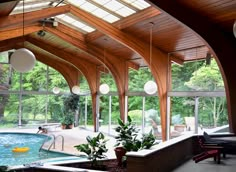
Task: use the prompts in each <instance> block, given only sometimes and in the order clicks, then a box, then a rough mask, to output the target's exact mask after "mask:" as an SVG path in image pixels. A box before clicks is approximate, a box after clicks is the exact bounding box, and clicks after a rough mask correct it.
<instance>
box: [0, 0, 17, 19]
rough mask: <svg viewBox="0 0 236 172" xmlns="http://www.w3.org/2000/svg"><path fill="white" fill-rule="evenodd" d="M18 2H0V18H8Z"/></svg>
mask: <svg viewBox="0 0 236 172" xmlns="http://www.w3.org/2000/svg"><path fill="white" fill-rule="evenodd" d="M19 1H20V0H14V1H13V0H7V1H6V0H4V1H0V17H2V16H8V15H9V14H10V13H11V12H12V11H13V9H14V8H15V7H16V5H17V4H18V2H19Z"/></svg>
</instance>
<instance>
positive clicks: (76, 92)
mask: <svg viewBox="0 0 236 172" xmlns="http://www.w3.org/2000/svg"><path fill="white" fill-rule="evenodd" d="M71 91H72V93H74V94H79V93H80V88H79V86H78V85H74V86H73V87H72V89H71Z"/></svg>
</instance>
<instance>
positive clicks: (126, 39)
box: [70, 6, 168, 140]
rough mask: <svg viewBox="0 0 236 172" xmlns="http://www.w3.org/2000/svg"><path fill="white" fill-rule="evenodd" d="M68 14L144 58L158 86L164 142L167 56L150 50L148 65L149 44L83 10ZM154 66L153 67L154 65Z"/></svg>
mask: <svg viewBox="0 0 236 172" xmlns="http://www.w3.org/2000/svg"><path fill="white" fill-rule="evenodd" d="M70 13H72V14H73V15H75V16H77V17H78V18H80V19H82V20H83V21H85V22H87V23H89V24H90V25H92V26H94V27H96V28H97V29H98V30H99V31H101V32H103V33H104V34H106V35H107V36H109V37H111V38H112V39H114V40H116V41H118V42H120V43H121V44H123V45H125V46H126V47H128V48H130V49H132V50H133V51H135V52H137V53H138V54H140V56H141V57H143V58H144V60H145V61H146V63H147V64H148V65H149V67H150V69H151V71H152V74H153V76H154V78H155V80H156V82H157V84H158V93H159V98H160V114H161V124H162V140H166V138H167V137H166V136H167V133H166V132H167V128H166V127H167V126H166V124H167V123H166V112H167V109H166V108H167V73H168V71H167V69H168V58H167V54H166V53H164V52H162V51H160V50H158V49H156V48H155V47H153V48H152V54H153V59H152V64H150V59H149V58H150V51H149V44H147V43H145V42H142V41H141V40H139V39H137V38H136V37H134V36H132V35H130V34H127V33H124V32H122V31H121V30H119V29H117V28H116V27H114V26H112V25H111V24H108V23H107V22H104V21H103V20H102V19H99V18H97V17H95V16H93V15H91V14H89V13H87V12H85V11H83V10H80V9H78V8H76V7H74V6H71V9H70ZM154 64H155V65H154Z"/></svg>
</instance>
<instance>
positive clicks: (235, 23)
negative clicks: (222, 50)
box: [233, 20, 236, 38]
mask: <svg viewBox="0 0 236 172" xmlns="http://www.w3.org/2000/svg"><path fill="white" fill-rule="evenodd" d="M233 33H234V37H235V38H236V20H235V22H234V26H233Z"/></svg>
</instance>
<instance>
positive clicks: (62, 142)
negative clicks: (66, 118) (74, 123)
mask: <svg viewBox="0 0 236 172" xmlns="http://www.w3.org/2000/svg"><path fill="white" fill-rule="evenodd" d="M58 137H61V150H62V151H64V137H63V136H62V135H58V136H56V137H55V138H54V141H53V142H52V143H51V145H50V146H49V147H48V151H49V150H50V149H51V147H52V145H54V147H53V149H55V142H56V139H57V138H58Z"/></svg>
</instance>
